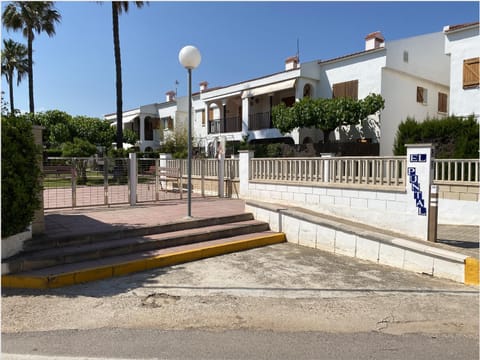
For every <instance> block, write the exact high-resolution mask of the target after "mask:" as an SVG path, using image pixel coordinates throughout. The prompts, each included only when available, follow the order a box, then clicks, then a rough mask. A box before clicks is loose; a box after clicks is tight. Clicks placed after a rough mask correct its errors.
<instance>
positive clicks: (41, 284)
mask: <svg viewBox="0 0 480 360" xmlns="http://www.w3.org/2000/svg"><path fill="white" fill-rule="evenodd" d="M285 241H286V238H285V234H283V233H275V234H269V235H264V236H259V237H256V238H251V239H246V240H238V241H234V242H231V243H226V244H218V245H212V246H207V247H204V248H199V249H194V250H186V251H180V252H177V253H173V254H164V255H158V256H154V257H150V258H143V259H138V260H132V261H128V262H125V263H121V264H116V265H107V266H101V267H98V268H90V269H84V270H80V271H75V272H71V273H65V274H61V275H58V276H22V275H15V274H13V275H2V287H5V288H29V289H47V288H58V287H62V286H69V285H74V284H80V283H85V282H90V281H95V280H101V279H106V278H110V277H113V276H122V275H127V274H130V273H134V272H139V271H145V270H148V269H154V268H160V267H166V266H171V265H176V264H181V263H186V262H190V261H195V260H200V259H205V258H208V257H213V256H218V255H223V254H228V253H232V252H236V251H242V250H248V249H253V248H256V247H261V246H266V245H273V244H278V243H282V242H285Z"/></svg>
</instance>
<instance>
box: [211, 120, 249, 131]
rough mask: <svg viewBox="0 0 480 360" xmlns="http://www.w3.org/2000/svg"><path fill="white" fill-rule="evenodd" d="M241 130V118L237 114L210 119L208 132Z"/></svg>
mask: <svg viewBox="0 0 480 360" xmlns="http://www.w3.org/2000/svg"><path fill="white" fill-rule="evenodd" d="M241 131H242V119H241V118H240V117H238V116H233V117H228V118H226V119H214V120H211V121H210V126H209V134H223V133H231V132H241Z"/></svg>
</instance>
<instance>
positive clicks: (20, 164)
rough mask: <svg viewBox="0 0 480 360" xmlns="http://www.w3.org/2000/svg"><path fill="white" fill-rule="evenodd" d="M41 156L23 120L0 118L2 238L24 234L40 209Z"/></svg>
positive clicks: (26, 121)
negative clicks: (0, 130)
mask: <svg viewBox="0 0 480 360" xmlns="http://www.w3.org/2000/svg"><path fill="white" fill-rule="evenodd" d="M41 154H42V153H41V149H40V147H39V146H38V145H35V141H34V137H33V133H32V125H31V123H30V122H29V121H28V120H27V119H26V118H25V117H23V116H21V117H14V116H2V238H5V237H8V236H10V235H13V234H17V233H20V232H23V231H25V230H26V228H27V227H28V225H30V224H31V223H32V221H33V217H34V212H35V210H36V209H39V208H40V205H41V203H40V200H39V198H38V193H39V192H40V191H41V185H40V182H39V179H40V176H41V171H40V167H39V165H38V157H41Z"/></svg>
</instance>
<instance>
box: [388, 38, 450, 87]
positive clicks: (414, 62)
mask: <svg viewBox="0 0 480 360" xmlns="http://www.w3.org/2000/svg"><path fill="white" fill-rule="evenodd" d="M444 41H445V40H444V35H443V32H436V33H431V34H426V35H420V36H414V37H410V38H405V39H401V40H395V41H389V42H387V43H386V44H385V48H386V49H387V64H386V66H387V67H389V68H391V69H395V70H398V71H400V72H405V73H408V74H410V75H412V76H418V77H421V78H424V79H428V80H431V81H435V82H437V83H440V84H443V85H446V86H448V83H449V81H450V61H449V58H448V56H446V55H445V52H444ZM404 51H407V52H408V62H405V61H404V57H403V54H404Z"/></svg>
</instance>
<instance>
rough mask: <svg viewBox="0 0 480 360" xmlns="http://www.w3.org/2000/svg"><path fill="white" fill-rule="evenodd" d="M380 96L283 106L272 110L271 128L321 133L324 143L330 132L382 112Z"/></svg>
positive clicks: (321, 99) (309, 100)
mask: <svg viewBox="0 0 480 360" xmlns="http://www.w3.org/2000/svg"><path fill="white" fill-rule="evenodd" d="M384 104H385V101H384V100H383V98H382V97H381V96H380V95H377V94H370V95H368V96H367V97H366V98H364V99H361V100H354V99H350V98H335V99H323V98H319V99H311V98H309V97H306V98H303V99H301V100H300V101H298V102H296V103H295V104H294V105H293V106H291V107H287V106H286V105H285V104H284V103H281V104H280V105H277V106H274V107H273V109H272V121H273V125H274V126H275V127H276V128H277V129H278V130H280V132H282V133H288V132H290V131H292V130H293V129H296V128H301V127H314V128H317V129H320V130H322V132H323V141H324V142H325V143H327V142H328V141H329V137H330V134H331V132H332V131H334V130H335V129H336V128H337V127H339V126H341V125H357V124H359V123H360V122H361V121H362V120H364V119H366V118H367V117H368V116H369V115H372V114H375V113H376V112H377V111H380V110H381V109H383V108H384Z"/></svg>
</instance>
